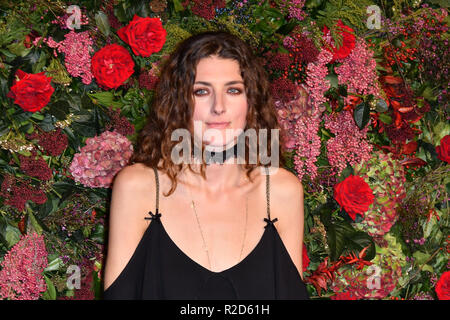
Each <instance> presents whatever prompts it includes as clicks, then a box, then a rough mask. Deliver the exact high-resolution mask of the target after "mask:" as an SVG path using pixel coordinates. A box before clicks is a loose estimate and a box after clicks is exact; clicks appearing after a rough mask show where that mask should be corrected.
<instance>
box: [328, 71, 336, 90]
mask: <svg viewBox="0 0 450 320" xmlns="http://www.w3.org/2000/svg"><path fill="white" fill-rule="evenodd" d="M325 79H326V80H328V81H329V82H330V86H331V88H337V87H338V77H337V75H335V74H334V73H330V74H328V75H327V76H326V77H325Z"/></svg>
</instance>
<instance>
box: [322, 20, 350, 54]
mask: <svg viewBox="0 0 450 320" xmlns="http://www.w3.org/2000/svg"><path fill="white" fill-rule="evenodd" d="M337 26H338V30H342V31H338V32H339V33H340V34H341V35H342V45H341V46H340V47H339V48H336V47H335V44H334V41H333V39H332V38H331V33H330V31H329V29H328V27H327V26H323V30H322V31H323V34H324V36H325V41H326V42H327V43H328V44H329V45H330V46H331V48H332V50H330V49H329V48H328V46H325V49H326V50H328V51H330V52H331V53H333V59H332V60H331V61H330V62H333V61H334V60H336V59H343V58H345V57H347V56H348V55H349V54H350V53H351V52H352V50H353V48H354V47H355V35H354V34H353V29H352V28H350V27H348V26H346V25H344V24H343V23H342V21H341V20H340V19H339V20H338V23H337Z"/></svg>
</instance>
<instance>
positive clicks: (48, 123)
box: [39, 113, 55, 132]
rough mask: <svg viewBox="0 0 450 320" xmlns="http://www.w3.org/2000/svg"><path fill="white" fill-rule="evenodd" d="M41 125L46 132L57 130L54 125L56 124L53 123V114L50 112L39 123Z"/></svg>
mask: <svg viewBox="0 0 450 320" xmlns="http://www.w3.org/2000/svg"><path fill="white" fill-rule="evenodd" d="M39 127H40V128H41V129H42V130H44V131H46V132H49V131H52V130H55V126H54V124H53V119H52V115H51V114H49V113H47V114H46V115H45V118H44V120H42V121H41V122H40V123H39Z"/></svg>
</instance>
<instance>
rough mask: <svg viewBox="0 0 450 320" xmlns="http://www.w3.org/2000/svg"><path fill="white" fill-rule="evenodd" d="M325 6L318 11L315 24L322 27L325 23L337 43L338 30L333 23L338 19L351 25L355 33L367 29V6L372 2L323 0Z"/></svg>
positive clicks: (364, 0)
mask: <svg viewBox="0 0 450 320" xmlns="http://www.w3.org/2000/svg"><path fill="white" fill-rule="evenodd" d="M324 2H325V7H324V8H323V10H319V11H318V19H317V24H318V25H319V26H320V27H322V26H323V25H326V26H327V27H328V28H329V29H330V32H331V36H332V37H333V39H335V41H337V43H339V34H338V33H337V32H338V31H339V30H337V29H336V28H335V25H336V23H337V21H338V20H339V19H341V20H342V22H343V23H344V24H345V25H348V26H350V27H352V29H353V30H355V32H356V34H361V33H363V32H365V31H367V26H366V20H367V13H366V10H367V7H368V6H370V5H372V4H373V1H370V0H361V1H352V0H328V1H324Z"/></svg>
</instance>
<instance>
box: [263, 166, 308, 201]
mask: <svg viewBox="0 0 450 320" xmlns="http://www.w3.org/2000/svg"><path fill="white" fill-rule="evenodd" d="M270 170H271V171H270V172H272V174H270V185H271V188H270V192H271V193H272V194H273V195H276V196H277V200H282V199H286V200H288V199H290V198H292V197H293V196H297V195H303V185H302V182H301V181H300V179H299V178H298V177H297V176H296V175H295V174H294V173H293V172H291V171H289V170H287V169H285V168H271V169H270Z"/></svg>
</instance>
